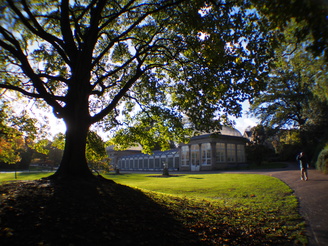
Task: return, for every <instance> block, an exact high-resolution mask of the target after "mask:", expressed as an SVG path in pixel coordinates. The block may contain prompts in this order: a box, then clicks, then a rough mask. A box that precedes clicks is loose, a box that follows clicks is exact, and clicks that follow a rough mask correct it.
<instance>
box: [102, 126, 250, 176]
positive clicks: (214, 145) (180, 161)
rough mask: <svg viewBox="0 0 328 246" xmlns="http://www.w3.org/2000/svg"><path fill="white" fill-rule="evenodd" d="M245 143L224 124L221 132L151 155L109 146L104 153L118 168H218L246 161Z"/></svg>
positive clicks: (197, 169)
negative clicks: (119, 149)
mask: <svg viewBox="0 0 328 246" xmlns="http://www.w3.org/2000/svg"><path fill="white" fill-rule="evenodd" d="M246 142H247V139H246V138H244V137H243V136H242V135H241V133H240V132H239V131H238V130H236V129H233V128H230V127H223V128H222V130H221V133H220V134H203V135H199V136H195V137H192V138H191V139H190V141H189V143H188V144H180V145H179V148H177V149H171V150H168V151H154V153H153V154H152V155H147V154H142V153H141V151H140V150H137V149H129V150H126V151H115V150H113V148H112V147H109V148H107V153H108V155H109V158H110V159H111V164H113V165H114V166H116V167H117V168H119V169H120V170H140V171H147V170H149V171H159V170H162V169H163V166H164V165H166V166H167V167H168V168H169V170H176V171H177V170H180V171H204V170H219V169H226V168H229V167H235V166H237V165H240V164H243V163H245V162H246V158H245V145H246Z"/></svg>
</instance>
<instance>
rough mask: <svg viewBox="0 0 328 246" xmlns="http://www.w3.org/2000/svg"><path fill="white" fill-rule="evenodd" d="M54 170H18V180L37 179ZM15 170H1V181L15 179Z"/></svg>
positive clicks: (46, 175) (48, 174)
mask: <svg viewBox="0 0 328 246" xmlns="http://www.w3.org/2000/svg"><path fill="white" fill-rule="evenodd" d="M51 174H53V173H52V172H17V173H16V175H17V180H36V179H41V178H45V177H48V176H50V175H51ZM13 180H16V179H15V172H0V183H1V182H4V181H13Z"/></svg>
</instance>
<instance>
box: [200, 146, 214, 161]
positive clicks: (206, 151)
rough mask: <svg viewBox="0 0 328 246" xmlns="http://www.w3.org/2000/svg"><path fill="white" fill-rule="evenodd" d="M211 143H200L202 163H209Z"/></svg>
mask: <svg viewBox="0 0 328 246" xmlns="http://www.w3.org/2000/svg"><path fill="white" fill-rule="evenodd" d="M211 155H212V151H211V144H210V143H203V144H202V165H211Z"/></svg>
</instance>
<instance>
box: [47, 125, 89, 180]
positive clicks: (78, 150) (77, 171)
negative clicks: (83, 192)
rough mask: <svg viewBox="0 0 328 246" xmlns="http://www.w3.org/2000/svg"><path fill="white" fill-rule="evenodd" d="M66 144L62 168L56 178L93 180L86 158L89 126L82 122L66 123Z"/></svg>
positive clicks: (55, 175) (60, 167) (57, 172)
mask: <svg viewBox="0 0 328 246" xmlns="http://www.w3.org/2000/svg"><path fill="white" fill-rule="evenodd" d="M66 127H67V130H66V142H65V148H64V153H63V158H62V160H61V163H60V166H59V168H58V170H57V171H56V173H55V174H54V175H53V177H54V178H59V179H62V178H82V179H90V178H93V177H94V176H93V174H92V172H91V170H90V169H89V167H88V163H87V159H86V156H85V149H86V139H87V134H88V131H89V125H88V124H83V123H82V122H79V123H78V122H76V123H75V124H69V123H67V122H66Z"/></svg>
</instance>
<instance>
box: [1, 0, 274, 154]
mask: <svg viewBox="0 0 328 246" xmlns="http://www.w3.org/2000/svg"><path fill="white" fill-rule="evenodd" d="M228 2H229V4H225V3H221V2H208V1H198V0H193V1H189V0H188V1H187V0H183V1H175V0H172V1H171V0H170V1H153V0H147V1H116V2H113V1H92V2H88V1H69V2H65V1H55V2H51V3H49V4H48V3H44V2H35V1H26V4H23V3H22V2H15V1H12V0H6V1H4V3H6V7H5V8H1V10H0V15H1V18H2V20H3V22H2V27H1V29H0V38H1V40H0V46H1V47H2V49H1V51H0V59H1V61H2V64H3V67H4V73H1V75H0V76H1V78H2V82H1V83H0V88H5V89H10V90H14V91H18V92H19V93H21V94H23V95H25V96H29V97H32V98H37V99H42V100H43V101H44V102H46V103H47V104H48V105H50V106H51V107H52V108H53V111H54V113H55V115H56V116H58V117H59V118H63V119H64V121H65V122H66V123H67V124H69V125H73V126H74V127H72V128H74V129H78V128H79V127H81V128H82V126H80V125H81V122H85V123H86V124H87V127H89V126H90V125H91V124H94V123H96V122H100V121H102V120H104V121H103V124H102V126H103V127H104V128H105V129H107V130H108V129H113V130H117V128H121V127H123V129H124V130H122V131H125V132H128V133H129V135H132V136H133V135H136V136H135V137H134V138H133V140H136V141H138V143H139V144H142V145H143V146H144V147H145V151H146V152H149V151H150V149H152V146H154V145H155V144H156V145H157V144H158V142H159V145H160V146H161V148H166V147H167V146H168V142H169V141H171V139H172V137H173V139H174V140H180V139H181V138H183V137H184V135H185V129H184V126H183V124H182V119H183V117H185V116H186V117H188V118H189V119H190V121H192V123H193V125H194V126H195V127H196V128H197V129H198V130H208V129H210V128H216V129H218V128H219V127H220V122H221V121H220V115H222V116H224V115H226V114H234V115H240V112H241V103H242V102H243V101H244V100H247V99H249V98H252V97H253V96H254V95H255V94H256V93H258V91H259V90H260V89H261V88H263V77H265V76H266V75H267V71H268V59H269V58H270V56H271V53H272V48H273V47H274V46H275V45H276V44H275V40H274V38H273V37H274V32H275V30H273V29H272V30H270V29H268V28H267V20H266V19H261V18H260V16H259V15H257V14H256V11H255V10H254V9H252V7H251V6H250V4H249V3H247V4H245V3H244V2H240V1H228ZM9 20H15V21H9ZM14 33H15V35H14ZM27 51H28V52H27ZM42 100H40V102H41V101H42ZM163 111H165V113H163ZM147 115H150V117H151V118H152V120H153V121H154V122H156V123H155V124H153V123H151V124H150V123H145V122H141V123H140V122H139V120H141V121H144V120H145V117H146V116H147ZM164 115H169V117H167V118H166V117H164ZM157 116H158V117H157ZM168 121H172V123H170V124H168ZM172 126H173V127H172ZM149 127H150V128H149ZM151 128H154V129H152V130H150V131H149V134H151V133H154V134H155V137H153V136H151V137H150V136H144V131H145V129H147V131H148V130H149V129H151ZM68 129H71V128H68ZM81 131H82V130H81ZM76 134H79V133H76ZM120 134H122V132H119V135H120ZM69 136H70V135H69ZM159 136H163V137H161V139H160V140H159V141H157V140H158V137H159ZM145 137H146V138H147V140H143V139H144V138H145ZM118 139H120V138H118ZM123 141H125V139H123ZM142 141H143V142H142ZM165 141H166V143H164V142H165ZM68 142H69V141H68ZM141 142H142V143H141ZM154 142H156V143H154ZM64 156H66V155H64Z"/></svg>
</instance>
